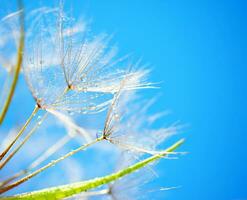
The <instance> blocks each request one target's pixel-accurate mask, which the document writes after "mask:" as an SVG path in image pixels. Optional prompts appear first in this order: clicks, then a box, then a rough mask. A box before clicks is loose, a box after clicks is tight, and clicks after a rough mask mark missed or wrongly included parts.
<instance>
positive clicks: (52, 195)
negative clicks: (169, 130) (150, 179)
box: [0, 139, 184, 200]
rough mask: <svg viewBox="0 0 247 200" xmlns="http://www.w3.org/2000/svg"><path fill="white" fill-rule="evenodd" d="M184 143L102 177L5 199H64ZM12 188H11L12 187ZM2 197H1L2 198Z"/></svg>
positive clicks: (132, 170) (99, 184)
mask: <svg viewBox="0 0 247 200" xmlns="http://www.w3.org/2000/svg"><path fill="white" fill-rule="evenodd" d="M183 143H184V140H183V139H181V140H179V141H178V142H176V143H175V144H173V145H172V146H170V147H169V148H167V149H166V150H165V151H163V152H161V153H159V154H157V155H154V156H150V157H148V158H146V159H144V160H142V161H140V162H137V163H136V164H134V165H131V166H129V167H127V168H124V169H122V170H120V171H118V172H116V173H113V174H110V175H107V176H104V177H100V178H95V179H91V180H88V181H82V182H77V183H72V184H67V185H62V186H57V187H52V188H47V189H43V190H38V191H34V192H28V193H23V194H19V195H15V196H12V197H11V196H10V197H3V198H2V200H3V199H6V200H7V199H8V200H18V199H26V200H27V199H47V200H52V199H63V198H66V197H70V196H73V195H76V194H79V193H81V192H85V191H88V190H91V189H94V188H97V187H99V186H101V185H105V184H107V183H110V182H112V181H116V180H118V179H120V178H122V177H124V176H126V175H128V174H132V173H134V172H135V171H137V170H139V169H141V168H143V167H145V166H147V165H148V164H150V163H152V162H155V161H156V160H159V159H161V158H163V157H165V156H166V155H167V153H170V152H172V151H175V149H177V148H178V147H179V146H181V145H182V144H183ZM7 187H11V186H7ZM7 187H6V188H2V189H0V194H1V193H4V192H6V191H8V188H7ZM12 188H13V187H12ZM10 189H11V188H10ZM0 199H1V198H0Z"/></svg>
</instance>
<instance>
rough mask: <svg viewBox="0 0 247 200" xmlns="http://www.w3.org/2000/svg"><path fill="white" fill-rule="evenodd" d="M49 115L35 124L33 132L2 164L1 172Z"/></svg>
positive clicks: (45, 115) (0, 164)
mask: <svg viewBox="0 0 247 200" xmlns="http://www.w3.org/2000/svg"><path fill="white" fill-rule="evenodd" d="M47 114H48V113H45V114H44V116H43V117H42V118H41V119H40V120H39V121H38V122H37V123H36V124H35V126H34V127H33V128H32V129H31V131H30V132H29V133H28V134H27V135H26V137H25V138H24V139H23V140H22V142H21V143H20V144H19V145H18V146H17V147H16V148H15V149H14V150H13V151H12V152H11V153H10V154H9V156H8V157H7V158H6V159H5V160H4V161H2V162H1V163H0V170H1V169H2V168H3V167H4V166H5V165H6V164H7V163H8V162H9V161H10V159H11V158H12V157H13V156H14V155H15V154H16V153H17V152H18V151H19V150H20V149H21V147H22V146H23V145H24V144H25V143H26V142H27V141H28V140H29V138H30V137H31V136H32V135H33V133H34V132H35V131H36V130H37V128H38V127H39V126H40V125H41V123H42V122H43V121H44V120H45V118H46V117H47Z"/></svg>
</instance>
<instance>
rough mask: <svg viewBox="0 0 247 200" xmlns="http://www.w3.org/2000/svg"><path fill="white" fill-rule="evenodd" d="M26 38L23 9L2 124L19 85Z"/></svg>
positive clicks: (20, 4)
mask: <svg viewBox="0 0 247 200" xmlns="http://www.w3.org/2000/svg"><path fill="white" fill-rule="evenodd" d="M18 3H19V8H20V9H22V8H23V5H22V1H21V0H19V1H18ZM24 40H25V32H24V11H22V12H21V14H20V39H19V46H18V52H17V62H16V67H15V70H14V77H13V81H12V83H11V86H10V90H9V93H8V95H7V98H6V100H5V102H4V105H3V109H2V111H1V113H0V125H1V124H2V122H3V120H4V118H5V116H6V114H7V111H8V109H9V105H10V102H11V100H12V98H13V95H14V92H15V88H16V85H17V81H18V77H19V73H20V70H21V65H22V60H23V55H22V52H23V49H24Z"/></svg>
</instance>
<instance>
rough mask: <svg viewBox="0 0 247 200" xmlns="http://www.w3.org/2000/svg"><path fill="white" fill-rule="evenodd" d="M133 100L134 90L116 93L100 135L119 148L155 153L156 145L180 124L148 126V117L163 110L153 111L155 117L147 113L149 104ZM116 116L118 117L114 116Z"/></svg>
mask: <svg viewBox="0 0 247 200" xmlns="http://www.w3.org/2000/svg"><path fill="white" fill-rule="evenodd" d="M133 99H134V100H136V96H135V94H134V93H129V92H122V93H121V94H119V95H118V96H115V101H114V102H113V103H112V106H111V108H110V109H109V112H108V116H107V119H106V122H105V128H104V131H103V135H105V137H106V139H107V140H109V141H110V142H111V143H113V144H115V145H117V146H118V147H120V148H122V149H126V150H129V151H132V152H135V153H139V154H140V155H141V154H142V153H145V154H146V153H147V154H152V155H154V154H157V153H159V151H158V150H156V149H157V147H158V146H159V145H160V144H161V143H162V142H163V141H164V140H166V139H167V138H169V137H170V136H172V135H174V134H176V133H177V131H178V130H179V126H177V125H171V126H170V127H168V128H160V129H153V128H150V127H151V125H152V124H150V117H151V118H152V123H154V118H157V119H158V116H160V117H161V116H162V115H163V114H162V113H156V114H154V117H152V116H148V115H147V114H146V113H147V110H148V108H149V107H150V106H151V104H152V100H151V101H150V102H146V103H145V102H144V104H143V105H142V104H140V103H139V104H138V105H135V104H133V103H132V101H133ZM116 116H117V117H116Z"/></svg>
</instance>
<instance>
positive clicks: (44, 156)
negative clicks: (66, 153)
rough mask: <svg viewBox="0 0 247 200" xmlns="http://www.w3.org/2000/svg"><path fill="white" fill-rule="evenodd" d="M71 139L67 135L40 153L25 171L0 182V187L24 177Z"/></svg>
mask: <svg viewBox="0 0 247 200" xmlns="http://www.w3.org/2000/svg"><path fill="white" fill-rule="evenodd" d="M71 139H72V137H70V136H69V135H65V136H64V137H63V138H61V139H60V140H58V141H57V142H56V143H55V144H54V145H52V146H51V147H50V148H49V149H47V150H46V151H45V152H44V153H42V154H41V155H40V156H39V157H38V158H36V159H35V160H34V161H33V162H32V163H31V164H30V165H29V166H28V167H27V168H26V169H24V170H21V171H19V172H17V173H15V174H14V175H12V176H11V177H9V178H8V179H6V180H4V181H2V182H0V187H2V186H4V185H7V184H9V183H10V182H12V181H13V180H15V179H17V178H19V177H20V176H23V175H26V174H27V173H29V172H30V171H31V170H33V169H34V168H36V167H38V166H40V165H41V164H42V163H43V162H44V161H45V160H47V159H48V158H49V157H50V156H52V155H53V154H54V153H55V152H57V151H58V150H59V149H61V148H62V147H63V146H64V145H65V144H67V143H68V142H69V141H70V140H71Z"/></svg>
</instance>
